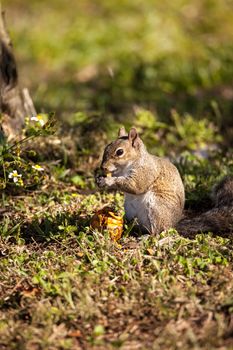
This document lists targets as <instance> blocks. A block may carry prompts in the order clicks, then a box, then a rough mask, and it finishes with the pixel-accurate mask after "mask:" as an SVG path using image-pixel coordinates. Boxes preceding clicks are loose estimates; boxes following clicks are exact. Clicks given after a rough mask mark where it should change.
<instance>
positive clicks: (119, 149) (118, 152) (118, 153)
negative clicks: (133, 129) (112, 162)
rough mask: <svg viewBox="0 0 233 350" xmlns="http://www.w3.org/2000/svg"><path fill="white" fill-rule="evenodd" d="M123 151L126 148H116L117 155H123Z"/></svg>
mask: <svg viewBox="0 0 233 350" xmlns="http://www.w3.org/2000/svg"><path fill="white" fill-rule="evenodd" d="M123 153H124V150H123V149H122V148H118V149H117V150H116V155H117V156H118V157H120V156H122V154H123Z"/></svg>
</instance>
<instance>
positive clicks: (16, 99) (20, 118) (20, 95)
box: [0, 5, 36, 139]
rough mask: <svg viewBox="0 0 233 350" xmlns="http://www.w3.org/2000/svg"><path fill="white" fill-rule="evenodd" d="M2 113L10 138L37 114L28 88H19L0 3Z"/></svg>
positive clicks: (3, 124) (6, 135) (0, 90)
mask: <svg viewBox="0 0 233 350" xmlns="http://www.w3.org/2000/svg"><path fill="white" fill-rule="evenodd" d="M0 113H1V132H2V133H3V135H4V136H5V137H6V138H8V139H11V138H14V137H15V136H17V135H20V133H21V131H22V128H23V125H24V121H25V117H31V116H33V115H35V114H36V110H35V107H34V104H33V102H32V99H31V97H30V95H29V92H28V90H27V89H23V90H22V91H21V89H20V88H19V84H18V72H17V66H16V60H15V57H14V54H13V49H12V43H11V40H10V37H9V34H8V32H7V30H6V26H5V19H4V12H3V11H2V8H1V5H0Z"/></svg>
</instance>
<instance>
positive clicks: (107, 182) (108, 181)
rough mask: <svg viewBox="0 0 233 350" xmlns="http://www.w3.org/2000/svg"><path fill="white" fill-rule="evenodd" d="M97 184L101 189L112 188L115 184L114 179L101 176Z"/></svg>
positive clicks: (97, 179)
mask: <svg viewBox="0 0 233 350" xmlns="http://www.w3.org/2000/svg"><path fill="white" fill-rule="evenodd" d="M96 183H97V185H98V186H99V187H100V188H103V187H110V186H112V185H113V184H114V180H113V178H112V177H103V176H99V177H97V178H96Z"/></svg>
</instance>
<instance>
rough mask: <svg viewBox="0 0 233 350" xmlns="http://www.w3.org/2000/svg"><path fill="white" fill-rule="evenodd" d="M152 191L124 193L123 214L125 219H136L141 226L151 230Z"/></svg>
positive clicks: (153, 202) (153, 201)
mask: <svg viewBox="0 0 233 350" xmlns="http://www.w3.org/2000/svg"><path fill="white" fill-rule="evenodd" d="M155 202H156V198H155V195H154V193H152V192H150V191H149V192H147V193H144V194H141V195H134V194H129V193H125V204H124V206H125V214H126V218H127V220H129V221H130V220H133V219H136V220H137V222H138V224H139V225H140V226H141V227H142V228H143V227H144V228H146V229H148V230H149V231H150V230H151V223H150V215H149V214H150V208H152V207H155V205H156V204H155Z"/></svg>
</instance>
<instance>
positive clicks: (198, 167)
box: [0, 0, 233, 350]
mask: <svg viewBox="0 0 233 350" xmlns="http://www.w3.org/2000/svg"><path fill="white" fill-rule="evenodd" d="M3 4H4V6H5V8H6V10H7V20H8V23H9V28H10V33H11V36H12V38H13V41H14V47H15V52H16V56H17V60H18V62H19V68H20V73H21V82H22V84H23V85H28V86H29V87H30V90H31V91H32V95H33V98H34V100H35V103H36V106H37V109H38V111H45V112H47V113H48V112H50V111H55V112H56V116H57V119H58V121H59V124H60V126H59V127H58V130H57V133H56V134H55V135H49V133H47V134H46V130H44V131H43V133H40V131H38V130H37V129H36V127H35V126H33V127H32V126H31V129H30V130H29V131H30V132H31V133H32V134H33V132H34V133H36V132H37V135H41V134H43V135H45V136H44V137H41V136H39V137H37V138H35V139H33V140H29V141H28V142H27V143H25V144H24V145H23V146H22V147H21V149H19V148H18V147H14V149H13V153H12V154H11V152H9V151H8V153H10V154H6V155H5V156H4V157H5V158H4V161H3V160H2V158H0V164H1V168H0V179H1V183H0V184H1V188H2V190H1V203H2V205H1V208H0V269H1V275H0V348H1V349H6V350H8V349H17V350H21V349H22V350H31V349H32V350H55V349H69V350H70V349H75V350H76V349H104V350H105V349H122V350H134V349H135V350H136V349H143V350H144V349H145V350H147V349H154V350H157V349H164V350H169V349H171V350H173V349H182V350H183V349H195V350H198V349H201V350H204V349H206V350H207V349H208V350H209V349H221V350H226V349H232V347H233V340H232V339H233V328H232V310H233V309H232V308H233V302H232V292H233V282H232V281H233V279H232V275H233V255H232V243H233V242H232V235H231V234H230V232H229V233H226V235H224V236H220V235H213V234H212V233H208V234H199V235H196V236H195V237H194V238H193V239H188V238H184V237H182V236H180V235H179V234H178V233H177V232H175V231H174V230H170V231H169V232H166V233H162V234H160V235H159V236H158V237H150V236H141V237H137V236H135V234H134V231H133V230H131V227H130V226H128V224H127V223H125V226H124V233H123V236H122V238H121V240H120V241H119V242H118V243H114V242H113V241H112V240H111V239H110V236H109V233H108V232H105V231H103V232H97V231H95V230H93V229H91V227H90V219H91V217H92V216H93V214H94V213H95V212H96V211H97V210H99V209H101V208H102V207H103V206H104V205H110V206H112V207H113V208H114V210H115V211H116V212H117V213H118V214H119V215H123V195H122V194H121V193H118V192H116V193H115V192H114V193H110V192H108V193H106V192H100V191H99V190H98V189H97V188H96V186H95V183H94V177H93V172H94V169H95V167H96V166H97V165H98V164H99V161H100V156H101V153H102V150H103V148H104V146H105V145H106V143H107V142H109V141H110V140H112V139H113V138H115V137H116V133H117V129H118V127H119V126H120V125H122V124H124V125H125V126H126V128H129V127H130V126H131V125H132V124H134V125H135V126H136V127H137V129H138V131H139V132H140V134H141V135H142V139H143V140H144V142H145V143H146V145H147V147H148V149H149V150H150V151H151V152H152V153H154V154H157V155H160V156H166V157H169V158H170V159H172V161H173V162H174V163H175V164H176V166H177V167H178V169H179V171H180V173H181V175H182V179H183V181H184V184H185V189H186V208H185V209H186V212H187V214H191V215H198V214H199V212H201V211H204V210H206V209H208V208H209V207H210V206H211V200H210V196H209V193H210V190H211V187H212V186H213V185H214V184H215V183H216V181H218V179H220V178H221V177H222V176H224V175H226V174H233V162H232V148H231V147H232V135H233V132H232V118H231V116H232V106H233V104H232V87H231V83H232V57H233V49H232V44H231V42H232V30H231V27H232V15H231V12H230V3H229V2H228V1H221V3H220V2H219V1H217V0H213V1H211V2H210V1H207V0H206V1H195V3H194V2H186V1H178V0H175V1H173V2H172V3H171V2H169V1H166V0H165V2H163V4H161V2H158V1H152V0H147V1H144V2H141V1H139V0H137V1H134V2H132V1H128V0H121V1H120V2H115V3H114V2H109V1H105V0H102V1H99V2H93V1H89V0H85V1H71V2H69V5H67V4H65V3H64V2H63V1H60V0H59V1H58V0H56V1H55V0H51V1H49V3H48V2H45V1H38V0H32V1H30V3H28V2H26V1H23V0H7V1H3ZM43 116H44V117H45V118H46V116H45V115H43ZM51 125H54V124H53V123H51ZM33 128H34V129H33ZM46 135H47V136H46ZM1 147H2V145H1ZM0 150H1V151H2V149H0ZM33 162H36V163H39V164H41V165H42V166H43V168H44V169H45V170H44V172H42V173H40V176H39V175H38V174H37V172H36V170H34V172H33V171H32V169H31V168H32V166H31V165H32V164H34V163H33ZM14 167H16V168H17V169H18V172H19V173H22V174H23V176H22V180H23V182H24V186H23V187H20V186H13V184H12V183H11V182H10V181H7V176H6V174H8V172H9V171H12V170H13V169H14ZM161 242H163V244H161Z"/></svg>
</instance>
